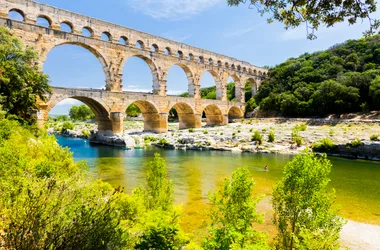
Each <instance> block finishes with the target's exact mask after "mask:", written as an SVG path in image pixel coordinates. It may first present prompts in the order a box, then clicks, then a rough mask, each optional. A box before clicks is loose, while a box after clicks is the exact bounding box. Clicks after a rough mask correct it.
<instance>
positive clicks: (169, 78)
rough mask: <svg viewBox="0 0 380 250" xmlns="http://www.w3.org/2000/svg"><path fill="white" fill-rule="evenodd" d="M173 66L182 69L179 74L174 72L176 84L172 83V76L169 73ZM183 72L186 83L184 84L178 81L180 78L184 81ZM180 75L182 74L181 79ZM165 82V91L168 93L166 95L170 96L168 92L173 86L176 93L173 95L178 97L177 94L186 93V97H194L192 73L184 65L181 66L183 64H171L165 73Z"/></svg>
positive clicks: (176, 71)
mask: <svg viewBox="0 0 380 250" xmlns="http://www.w3.org/2000/svg"><path fill="white" fill-rule="evenodd" d="M174 66H178V68H180V69H182V72H179V71H178V70H175V78H176V79H175V80H176V82H174V79H172V78H173V76H172V74H171V73H170V71H171V70H172V69H173V67H174ZM180 71H181V70H180ZM183 72H184V73H185V76H186V81H185V82H184V83H182V82H179V81H178V80H181V78H182V79H183V80H184V78H183ZM181 73H182V77H181ZM166 80H167V82H166V87H167V88H166V89H167V91H168V94H170V93H169V92H170V91H171V90H173V89H174V88H173V86H176V89H175V91H176V92H177V93H175V94H177V95H179V94H183V93H186V92H187V93H188V96H194V94H195V93H194V88H195V86H194V79H193V72H192V71H191V69H190V68H189V67H188V66H186V65H185V64H183V63H175V64H173V65H172V66H171V67H170V68H169V70H168V72H167V76H166ZM172 83H174V84H172ZM181 87H184V88H183V89H181Z"/></svg>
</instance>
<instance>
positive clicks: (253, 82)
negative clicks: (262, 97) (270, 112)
mask: <svg viewBox="0 0 380 250" xmlns="http://www.w3.org/2000/svg"><path fill="white" fill-rule="evenodd" d="M244 84H245V86H244V87H245V88H246V87H247V85H248V86H249V87H250V89H251V95H250V97H254V96H255V94H256V93H257V91H258V86H257V82H256V80H255V79H253V78H248V79H247V81H246V82H245V83H244ZM248 97H249V96H247V95H246V96H245V101H246V102H247V101H248V100H249V99H250V98H248Z"/></svg>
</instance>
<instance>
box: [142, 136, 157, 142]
mask: <svg viewBox="0 0 380 250" xmlns="http://www.w3.org/2000/svg"><path fill="white" fill-rule="evenodd" d="M155 141H157V138H156V137H154V136H149V135H147V136H144V143H145V144H149V143H151V142H155Z"/></svg>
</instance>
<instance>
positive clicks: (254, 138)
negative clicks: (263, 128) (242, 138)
mask: <svg viewBox="0 0 380 250" xmlns="http://www.w3.org/2000/svg"><path fill="white" fill-rule="evenodd" d="M251 140H252V141H255V142H259V143H260V144H262V143H263V136H262V135H261V134H260V132H259V131H258V130H256V131H255V133H254V134H253V135H252V138H251Z"/></svg>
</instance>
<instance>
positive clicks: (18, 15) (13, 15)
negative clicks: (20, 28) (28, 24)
mask: <svg viewBox="0 0 380 250" xmlns="http://www.w3.org/2000/svg"><path fill="white" fill-rule="evenodd" d="M8 18H9V19H13V20H16V21H21V22H25V13H24V12H23V11H22V10H19V9H10V10H9V11H8Z"/></svg>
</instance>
